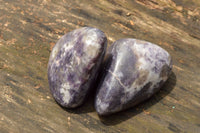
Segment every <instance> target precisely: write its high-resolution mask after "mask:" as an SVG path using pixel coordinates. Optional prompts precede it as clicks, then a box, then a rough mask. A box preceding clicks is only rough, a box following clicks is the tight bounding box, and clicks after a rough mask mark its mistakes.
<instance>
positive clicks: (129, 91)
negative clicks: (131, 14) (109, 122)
mask: <svg viewBox="0 0 200 133" xmlns="http://www.w3.org/2000/svg"><path fill="white" fill-rule="evenodd" d="M106 62H107V63H106V66H105V74H104V76H103V77H102V81H101V83H100V87H99V89H98V91H97V95H96V99H95V108H96V111H97V112H98V114H99V115H108V114H112V113H115V112H119V111H122V110H125V109H127V108H130V107H133V106H135V105H136V104H138V103H140V102H142V101H144V100H146V99H148V98H149V97H151V96H152V95H153V94H154V93H156V92H157V91H158V90H159V89H160V87H161V86H162V85H163V83H164V82H165V81H166V80H167V78H168V76H169V74H170V72H171V70H172V64H171V57H170V55H169V53H168V52H167V51H165V50H164V49H162V48H161V47H159V46H157V45H155V44H152V43H150V42H146V41H141V40H137V39H120V40H118V41H116V42H114V44H113V45H112V46H111V47H110V48H109V51H108V58H107V61H106Z"/></svg>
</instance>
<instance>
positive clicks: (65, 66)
mask: <svg viewBox="0 0 200 133" xmlns="http://www.w3.org/2000/svg"><path fill="white" fill-rule="evenodd" d="M106 45H107V39H106V36H105V34H104V33H103V32H102V31H100V30H99V29H96V28H91V27H84V28H80V29H77V30H74V31H72V32H69V33H68V34H65V35H64V36H63V37H62V38H61V39H60V40H59V41H58V42H57V43H56V45H55V46H54V48H53V50H52V52H51V55H50V58H49V63H48V81H49V87H50V90H51V92H52V94H53V96H54V98H55V100H56V101H57V102H58V103H59V104H60V105H62V106H64V107H67V108H75V107H77V106H79V105H81V104H82V103H83V101H84V99H85V97H86V95H87V94H88V93H89V91H90V89H91V88H92V86H91V85H92V83H93V81H94V80H95V78H96V77H97V75H98V71H99V66H100V63H101V62H102V59H103V57H104V54H105V50H106Z"/></svg>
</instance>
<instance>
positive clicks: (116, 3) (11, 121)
mask: <svg viewBox="0 0 200 133" xmlns="http://www.w3.org/2000/svg"><path fill="white" fill-rule="evenodd" d="M82 26H92V27H97V28H99V29H101V30H103V31H104V32H105V34H106V35H107V37H108V44H109V45H110V44H111V43H112V42H113V41H115V40H117V39H120V38H127V37H131V38H138V39H143V40H147V41H150V42H153V43H156V44H158V45H160V46H161V47H162V48H164V49H166V50H167V51H168V52H169V53H170V54H171V56H172V58H173V64H174V67H173V73H172V75H171V76H170V78H169V80H168V81H167V83H166V84H165V85H164V87H163V88H162V90H161V91H160V92H159V93H157V94H156V95H154V96H153V97H152V98H151V99H149V100H148V101H146V102H144V103H142V104H140V105H138V106H136V107H135V108H131V109H128V110H126V111H123V112H120V113H117V114H115V115H112V116H109V117H99V116H98V115H97V113H96V112H95V109H94V105H93V100H94V96H91V95H90V97H89V98H88V100H87V101H86V102H85V104H84V105H83V106H81V107H80V108H77V109H74V110H66V109H63V108H61V107H60V106H59V105H58V104H57V103H56V102H55V101H54V99H53V97H52V96H51V94H50V91H49V87H48V81H47V62H48V58H49V55H50V51H51V48H52V46H53V45H54V44H55V43H56V41H57V40H58V39H59V38H60V37H61V36H62V35H64V34H65V33H67V32H69V31H71V30H73V29H76V28H79V27H82ZM0 132H1V133H7V132H8V133H29V132H30V133H32V132H33V133H43V132H48V133H55V132H57V133H69V132H75V133H83V132H84V133H90V132H91V133H99V132H108V133H118V132H119V133H126V132H130V133H134V132H136V133H140V132H142V133H157V132H162V133H170V132H188V133H199V132H200V1H199V0H0Z"/></svg>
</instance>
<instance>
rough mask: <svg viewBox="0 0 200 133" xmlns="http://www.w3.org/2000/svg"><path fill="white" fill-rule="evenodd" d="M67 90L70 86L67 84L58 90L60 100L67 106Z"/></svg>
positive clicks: (68, 95)
mask: <svg viewBox="0 0 200 133" xmlns="http://www.w3.org/2000/svg"><path fill="white" fill-rule="evenodd" d="M69 89H70V85H69V84H68V83H64V84H62V85H61V88H60V93H61V94H62V95H63V97H62V100H63V102H64V103H65V104H68V103H69V101H70V93H69Z"/></svg>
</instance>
